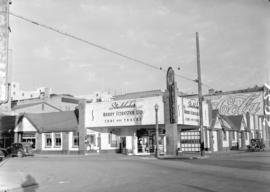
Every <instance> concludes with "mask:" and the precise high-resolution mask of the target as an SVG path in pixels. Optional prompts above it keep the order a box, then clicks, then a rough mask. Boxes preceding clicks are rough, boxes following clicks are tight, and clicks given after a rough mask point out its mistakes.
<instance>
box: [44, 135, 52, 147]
mask: <svg viewBox="0 0 270 192" xmlns="http://www.w3.org/2000/svg"><path fill="white" fill-rule="evenodd" d="M45 142H46V143H45V147H52V135H51V134H50V133H46V134H45Z"/></svg>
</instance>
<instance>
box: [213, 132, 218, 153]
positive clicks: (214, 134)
mask: <svg viewBox="0 0 270 192" xmlns="http://www.w3.org/2000/svg"><path fill="white" fill-rule="evenodd" d="M213 151H218V137H217V132H216V131H213Z"/></svg>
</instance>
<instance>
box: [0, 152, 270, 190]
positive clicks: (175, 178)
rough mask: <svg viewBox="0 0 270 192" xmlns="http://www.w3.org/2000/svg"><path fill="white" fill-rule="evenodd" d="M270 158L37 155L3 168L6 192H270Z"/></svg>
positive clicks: (1, 185) (1, 183)
mask: <svg viewBox="0 0 270 192" xmlns="http://www.w3.org/2000/svg"><path fill="white" fill-rule="evenodd" d="M269 189H270V152H252V153H248V152H234V153H232V152H228V153H219V154H214V155H210V156H209V158H205V159H184V158H183V159H162V160H157V159H155V158H154V157H138V156H125V155H120V154H92V155H88V156H76V155H36V156H34V157H26V158H10V159H7V160H5V161H4V162H2V163H1V165H0V191H5V190H6V191H58V192H61V191H110V192H113V191H115V192H119V191H120V192H121V191H123V192H124V191H140V192H141V191H160V192H163V191H191V192H192V191H193V192H214V191H217V192H219V191H221V192H225V191H230V192H232V191H245V192H248V191H260V192H263V191H267V192H268V191H269Z"/></svg>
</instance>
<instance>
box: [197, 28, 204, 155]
mask: <svg viewBox="0 0 270 192" xmlns="http://www.w3.org/2000/svg"><path fill="white" fill-rule="evenodd" d="M196 51H197V73H198V79H197V83H198V99H199V115H200V133H201V134H200V148H201V156H204V155H205V151H204V130H203V109H202V101H203V96H202V78H201V63H200V46H199V33H198V32H196Z"/></svg>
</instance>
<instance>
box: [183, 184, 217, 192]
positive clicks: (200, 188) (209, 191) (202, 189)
mask: <svg viewBox="0 0 270 192" xmlns="http://www.w3.org/2000/svg"><path fill="white" fill-rule="evenodd" d="M183 185H184V186H187V187H190V188H193V189H197V190H199V191H204V192H216V191H213V190H211V189H206V188H203V187H198V186H195V185H187V184H183Z"/></svg>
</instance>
